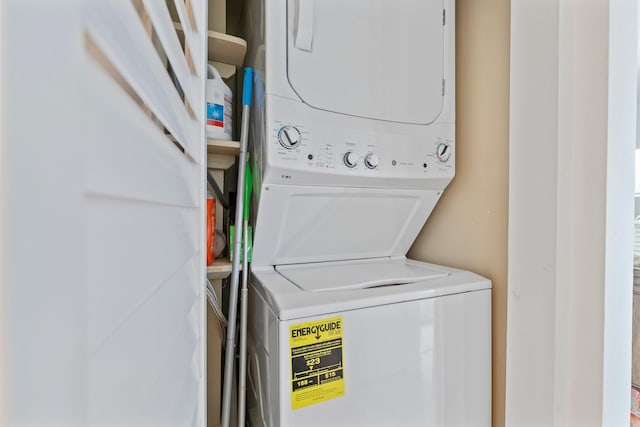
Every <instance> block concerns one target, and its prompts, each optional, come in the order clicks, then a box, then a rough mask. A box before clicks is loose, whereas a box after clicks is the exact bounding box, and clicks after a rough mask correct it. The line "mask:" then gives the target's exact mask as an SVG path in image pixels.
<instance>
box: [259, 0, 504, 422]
mask: <svg viewBox="0 0 640 427" xmlns="http://www.w3.org/2000/svg"><path fill="white" fill-rule="evenodd" d="M454 16H455V8H454V1H453V0H400V1H398V0H251V2H250V7H249V10H248V17H247V33H248V34H249V37H248V45H249V50H248V58H249V61H250V62H251V63H252V66H253V67H254V70H255V76H256V77H255V90H254V93H255V100H254V103H253V105H254V108H253V111H252V122H251V125H250V145H251V149H252V160H253V166H254V194H255V195H256V200H255V201H254V213H253V214H254V215H253V217H254V221H255V236H254V245H253V263H252V275H251V283H250V302H249V304H250V314H249V318H250V324H249V357H248V360H249V371H248V398H249V400H248V409H249V416H248V419H249V421H250V423H251V425H252V426H269V427H303V426H304V427H306V426H328V425H334V426H438V427H441V426H445V427H446V426H455V427H458V426H489V425H490V424H491V283H490V281H489V280H487V279H484V278H482V277H480V276H478V275H475V274H473V273H470V272H467V271H461V270H456V269H452V268H447V267H442V266H437V265H432V264H427V263H422V262H417V261H413V260H408V259H406V257H405V255H406V253H407V251H408V250H409V248H410V246H411V244H412V243H413V241H414V240H415V238H416V236H417V234H418V233H419V232H420V230H421V229H422V227H423V225H424V223H425V221H426V220H427V218H428V217H429V215H430V213H431V211H432V209H433V208H434V206H435V205H436V203H437V201H438V199H439V198H440V196H441V194H442V192H443V191H444V189H445V187H446V186H447V185H448V183H449V182H450V181H451V179H452V178H453V176H454V173H455V103H454V101H455V85H454V81H455V79H454V45H455V42H454V35H455V28H454V21H453V17H454Z"/></svg>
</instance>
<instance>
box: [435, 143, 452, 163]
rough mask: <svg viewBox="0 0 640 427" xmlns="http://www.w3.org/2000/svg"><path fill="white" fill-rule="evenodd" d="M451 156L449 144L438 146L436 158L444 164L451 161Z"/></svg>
mask: <svg viewBox="0 0 640 427" xmlns="http://www.w3.org/2000/svg"><path fill="white" fill-rule="evenodd" d="M450 156H451V146H450V145H449V144H447V143H446V142H441V143H439V144H438V145H437V146H436V157H437V158H438V160H440V161H441V162H442V163H444V162H446V161H447V160H449V157H450Z"/></svg>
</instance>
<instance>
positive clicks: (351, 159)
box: [344, 151, 360, 168]
mask: <svg viewBox="0 0 640 427" xmlns="http://www.w3.org/2000/svg"><path fill="white" fill-rule="evenodd" d="M359 160H360V157H359V156H358V155H357V154H356V153H354V152H353V151H347V152H346V153H344V164H345V165H346V166H347V167H348V168H353V167H356V165H357V164H358V161H359Z"/></svg>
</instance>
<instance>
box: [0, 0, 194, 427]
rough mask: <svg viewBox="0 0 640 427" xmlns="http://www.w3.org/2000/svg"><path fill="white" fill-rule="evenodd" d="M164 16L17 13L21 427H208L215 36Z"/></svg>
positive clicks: (14, 348) (8, 153) (15, 306)
mask: <svg viewBox="0 0 640 427" xmlns="http://www.w3.org/2000/svg"><path fill="white" fill-rule="evenodd" d="M194 4H195V5H196V6H198V7H197V8H195V9H194V15H195V18H196V21H197V23H198V25H197V26H196V27H197V28H199V29H204V28H206V15H207V14H206V3H203V2H194ZM148 6H150V7H151V9H150V10H147V11H146V13H147V15H146V16H147V17H148V22H149V23H150V25H152V26H155V28H154V31H153V32H150V31H149V27H148V26H147V27H145V26H144V25H143V23H142V22H143V21H142V20H141V17H140V16H139V15H138V13H137V12H136V9H135V8H134V7H133V4H132V3H131V2H129V1H125V2H118V1H104V0H64V1H56V2H50V1H42V0H9V1H6V2H3V3H2V5H1V8H2V17H3V21H2V25H1V27H0V28H1V30H2V37H0V67H1V69H0V77H1V85H2V93H3V97H2V98H1V100H0V102H1V105H0V107H1V109H0V114H1V117H0V121H1V122H2V123H3V124H5V123H6V124H7V125H6V126H3V127H2V129H1V130H0V132H1V135H0V136H1V138H0V150H1V151H0V153H1V156H0V159H1V161H2V164H1V165H0V174H1V175H0V177H1V180H0V186H1V188H0V194H2V200H1V202H2V204H1V205H0V209H1V212H0V219H1V221H2V223H1V224H0V227H1V229H2V234H0V254H1V256H2V259H1V260H0V264H1V265H3V267H6V268H3V269H2V271H0V279H1V281H0V294H1V295H2V298H0V304H2V305H1V306H0V317H1V321H0V328H1V329H2V330H1V333H0V339H1V340H2V341H1V342H0V348H2V351H3V352H4V356H3V357H4V360H3V365H2V366H0V382H1V383H2V386H1V387H2V389H3V392H4V401H3V402H2V403H3V414H2V415H3V419H2V421H1V422H0V423H1V424H3V425H5V424H6V425H9V426H12V427H13V426H40V425H47V426H50V425H53V426H65V427H67V426H69V427H71V426H113V425H129V426H140V425H153V426H160V425H166V426H192V425H198V426H203V425H204V424H205V405H204V398H205V384H204V381H205V380H204V374H205V365H204V363H205V358H204V354H205V353H204V349H205V346H204V343H203V340H204V339H205V330H204V328H205V323H204V321H205V313H206V311H205V308H206V306H205V303H206V301H205V298H204V292H202V285H203V283H204V278H205V268H204V232H203V230H204V223H205V222H204V221H205V213H204V207H203V202H204V198H205V181H204V177H205V175H204V173H205V165H204V164H203V163H202V161H204V160H205V159H206V155H205V150H206V148H205V146H206V145H205V133H204V122H203V120H202V118H203V117H204V105H205V103H204V76H205V75H206V74H205V69H204V64H205V63H206V60H205V58H206V41H205V40H206V38H205V37H206V34H204V33H203V32H197V31H196V30H191V32H190V35H189V37H190V38H191V41H190V43H191V44H192V45H193V46H194V47H197V48H198V49H197V50H196V49H193V50H191V52H190V53H191V55H192V57H193V62H194V63H195V64H196V70H195V71H196V72H195V73H193V70H190V69H188V65H186V64H187V62H186V61H185V59H184V58H181V57H180V55H181V54H182V52H181V49H182V48H181V47H180V46H179V45H176V43H177V37H176V36H175V31H174V29H173V26H172V24H171V22H170V21H168V20H167V19H166V16H165V15H163V13H164V9H163V8H165V6H164V2H163V4H162V5H159V4H153V5H151V4H148ZM183 7H184V4H183ZM172 31H173V33H172ZM149 34H157V35H158V39H156V40H153V41H152V40H151V38H150V36H149ZM160 35H162V36H160ZM171 37H173V38H171ZM159 45H161V46H163V48H164V51H165V52H166V53H167V55H168V57H169V60H170V62H171V64H172V66H173V68H174V70H176V77H177V79H178V80H179V85H180V87H181V88H182V89H183V90H184V92H185V96H186V97H187V99H188V100H189V104H190V107H191V108H192V109H193V115H195V117H196V118H197V119H194V118H193V117H192V113H190V112H189V111H188V108H187V107H185V103H184V102H183V100H182V99H181V97H180V95H179V94H178V91H177V90H176V88H175V87H174V83H173V82H172V79H171V77H170V76H169V74H168V73H167V70H166V68H165V62H164V58H161V56H160V55H158V52H157V51H156V47H157V46H159ZM180 61H182V62H180ZM177 64H182V65H177ZM197 64H201V66H199V67H198V66H197ZM165 129H166V130H167V131H168V132H169V133H171V134H172V137H173V138H175V139H176V140H177V141H178V142H179V145H180V146H182V147H184V152H183V151H182V150H181V149H180V148H179V147H178V146H176V145H175V144H174V143H173V142H172V140H171V136H170V135H168V134H166V133H165Z"/></svg>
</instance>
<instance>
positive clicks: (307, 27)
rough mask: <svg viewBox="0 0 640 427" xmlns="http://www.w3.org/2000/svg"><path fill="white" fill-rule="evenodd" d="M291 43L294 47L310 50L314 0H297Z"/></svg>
mask: <svg viewBox="0 0 640 427" xmlns="http://www.w3.org/2000/svg"><path fill="white" fill-rule="evenodd" d="M296 3H297V8H296V9H297V10H296V17H295V23H294V28H295V30H294V35H293V40H294V41H293V45H294V46H295V48H296V49H299V50H304V51H305V52H311V48H312V45H313V15H314V8H315V0H297V2H296Z"/></svg>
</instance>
